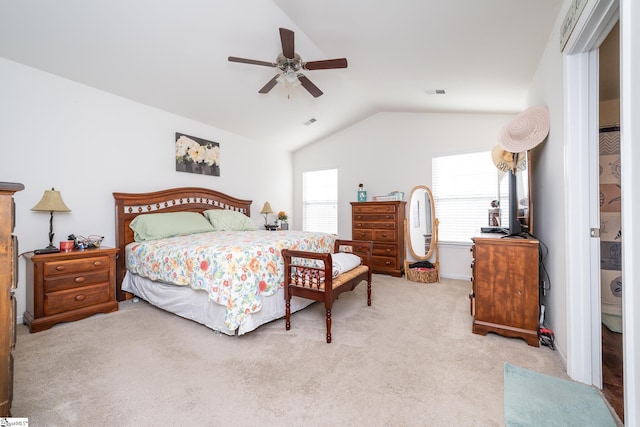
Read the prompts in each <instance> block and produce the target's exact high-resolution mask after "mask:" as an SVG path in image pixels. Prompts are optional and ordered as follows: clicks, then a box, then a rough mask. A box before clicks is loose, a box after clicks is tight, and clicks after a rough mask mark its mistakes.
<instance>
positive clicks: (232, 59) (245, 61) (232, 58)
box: [229, 56, 278, 67]
mask: <svg viewBox="0 0 640 427" xmlns="http://www.w3.org/2000/svg"><path fill="white" fill-rule="evenodd" d="M229 61H230V62H240V63H242V64H252V65H264V66H265V67H277V66H278V64H276V63H273V62H267V61H258V60H256V59H246V58H238V57H236V56H230V57H229Z"/></svg>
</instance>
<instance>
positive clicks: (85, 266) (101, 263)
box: [44, 256, 110, 276]
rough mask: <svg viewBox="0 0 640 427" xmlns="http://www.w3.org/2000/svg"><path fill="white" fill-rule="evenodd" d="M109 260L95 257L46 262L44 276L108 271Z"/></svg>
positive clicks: (104, 257)
mask: <svg viewBox="0 0 640 427" xmlns="http://www.w3.org/2000/svg"><path fill="white" fill-rule="evenodd" d="M109 265H110V259H109V257H108V256H96V257H91V258H80V259H73V260H60V261H48V262H45V263H44V274H45V276H54V275H59V274H73V273H86V272H89V271H94V270H105V269H106V270H108V269H109Z"/></svg>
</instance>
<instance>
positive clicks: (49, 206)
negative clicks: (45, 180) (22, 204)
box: [31, 188, 71, 250]
mask: <svg viewBox="0 0 640 427" xmlns="http://www.w3.org/2000/svg"><path fill="white" fill-rule="evenodd" d="M31 210H32V211H38V212H49V214H50V215H51V216H50V217H49V246H47V247H46V250H52V249H57V248H56V247H55V246H54V245H53V213H54V212H71V209H69V208H68V207H67V205H65V204H64V202H63V201H62V196H60V192H59V191H56V190H55V189H54V188H51V190H45V191H44V194H43V195H42V199H40V201H39V202H38V204H37V205H35V206H34V207H32V208H31Z"/></svg>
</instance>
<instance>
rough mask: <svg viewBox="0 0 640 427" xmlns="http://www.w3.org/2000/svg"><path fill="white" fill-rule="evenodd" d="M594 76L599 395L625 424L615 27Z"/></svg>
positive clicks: (617, 28)
mask: <svg viewBox="0 0 640 427" xmlns="http://www.w3.org/2000/svg"><path fill="white" fill-rule="evenodd" d="M598 70H599V72H598V75H599V84H598V88H599V90H598V96H599V125H600V132H599V156H598V159H599V171H598V172H599V193H600V197H599V200H600V260H601V262H600V284H601V319H602V326H601V331H602V394H603V395H604V396H605V398H606V399H607V401H609V404H610V405H611V406H612V407H613V409H614V410H615V411H616V413H617V414H618V416H619V417H620V419H621V420H622V421H623V422H624V392H623V390H624V386H623V346H622V343H623V337H622V287H623V281H622V215H621V214H622V209H621V204H622V192H621V161H620V160H621V159H620V24H619V23H617V24H616V25H615V26H614V27H613V28H612V30H611V32H610V33H609V34H608V35H607V37H606V38H605V40H604V41H603V42H602V45H600V48H599V55H598Z"/></svg>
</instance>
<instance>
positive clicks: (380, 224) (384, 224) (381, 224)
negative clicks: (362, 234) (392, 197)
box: [353, 221, 396, 230]
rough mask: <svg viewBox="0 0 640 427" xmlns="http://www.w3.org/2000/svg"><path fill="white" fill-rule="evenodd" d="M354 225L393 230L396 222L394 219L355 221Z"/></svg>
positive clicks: (355, 226) (356, 226) (358, 227)
mask: <svg viewBox="0 0 640 427" xmlns="http://www.w3.org/2000/svg"><path fill="white" fill-rule="evenodd" d="M353 227H354V228H357V229H361V228H378V229H382V230H393V229H395V228H396V224H395V222H393V221H354V222H353Z"/></svg>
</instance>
